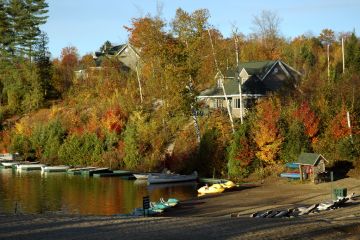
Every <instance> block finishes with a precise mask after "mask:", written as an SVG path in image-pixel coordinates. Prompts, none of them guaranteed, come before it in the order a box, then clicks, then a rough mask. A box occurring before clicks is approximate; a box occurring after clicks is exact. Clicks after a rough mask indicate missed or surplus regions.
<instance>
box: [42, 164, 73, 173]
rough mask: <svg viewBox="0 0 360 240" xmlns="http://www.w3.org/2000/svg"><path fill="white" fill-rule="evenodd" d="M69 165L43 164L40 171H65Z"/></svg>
mask: <svg viewBox="0 0 360 240" xmlns="http://www.w3.org/2000/svg"><path fill="white" fill-rule="evenodd" d="M69 168H70V167H69V166H63V165H62V166H43V167H42V168H41V172H66V171H67V170H68V169H69Z"/></svg>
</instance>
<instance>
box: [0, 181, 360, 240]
mask: <svg viewBox="0 0 360 240" xmlns="http://www.w3.org/2000/svg"><path fill="white" fill-rule="evenodd" d="M341 187H346V188H347V190H348V193H352V192H355V193H357V194H358V193H360V180H355V179H352V178H346V179H342V180H339V181H336V182H334V183H322V184H318V185H314V184H311V183H305V184H299V183H295V182H290V183H289V182H286V181H281V180H280V181H279V180H276V181H270V182H265V183H264V184H248V185H244V186H242V187H240V188H238V189H236V190H234V191H231V192H225V193H222V194H220V195H216V196H205V197H199V198H196V199H191V200H188V201H184V202H182V203H181V204H180V205H179V206H177V207H175V208H174V209H171V210H170V211H168V212H166V213H165V214H163V215H162V216H161V217H147V218H143V217H140V218H138V217H137V218H124V217H120V216H78V215H63V214H41V215H40V214H39V215H0V239H360V204H359V203H360V200H359V201H355V202H354V203H351V204H348V205H347V206H345V207H343V208H340V209H335V210H331V211H324V212H320V213H317V214H312V215H306V216H299V217H295V218H286V219H254V218H250V217H249V215H250V214H251V213H253V212H255V211H262V210H270V209H273V210H276V209H287V208H293V207H297V206H308V205H311V204H314V203H319V202H324V201H326V200H329V199H330V192H331V188H341ZM231 216H237V217H231Z"/></svg>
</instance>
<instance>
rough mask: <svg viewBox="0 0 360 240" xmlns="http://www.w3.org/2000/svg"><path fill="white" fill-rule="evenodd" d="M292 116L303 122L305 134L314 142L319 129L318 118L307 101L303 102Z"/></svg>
mask: <svg viewBox="0 0 360 240" xmlns="http://www.w3.org/2000/svg"><path fill="white" fill-rule="evenodd" d="M294 117H295V118H296V119H297V120H299V121H300V122H302V123H303V124H304V127H305V134H306V135H307V136H308V137H309V138H311V141H312V142H314V140H315V139H316V138H315V136H316V134H317V133H318V131H319V123H320V119H319V118H318V117H317V116H316V115H315V112H314V111H313V110H311V108H310V106H309V103H308V102H307V101H305V102H303V103H302V104H301V105H300V107H299V108H298V109H297V110H296V111H295V112H294Z"/></svg>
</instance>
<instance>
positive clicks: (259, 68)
mask: <svg viewBox="0 0 360 240" xmlns="http://www.w3.org/2000/svg"><path fill="white" fill-rule="evenodd" d="M276 62H277V61H258V62H245V63H240V64H239V66H238V69H237V70H238V71H239V72H240V71H241V70H242V69H243V68H244V69H245V71H246V72H247V73H248V74H249V75H256V76H257V77H258V78H259V79H263V78H264V77H265V75H266V73H268V72H269V71H270V69H271V68H272V67H273V66H274V64H275V63H276Z"/></svg>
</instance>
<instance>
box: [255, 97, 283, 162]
mask: <svg viewBox="0 0 360 240" xmlns="http://www.w3.org/2000/svg"><path fill="white" fill-rule="evenodd" d="M280 110H281V109H280V104H279V103H278V101H277V100H276V99H274V101H273V100H272V99H269V100H263V101H260V102H259V103H258V104H257V106H256V116H255V119H256V120H255V121H254V124H253V130H252V134H253V138H254V141H255V143H256V145H257V148H258V151H257V152H256V156H257V157H258V158H259V159H260V160H261V161H263V162H264V163H266V164H274V163H276V160H277V154H278V152H279V150H280V147H281V143H282V141H283V138H282V136H281V135H280V131H279V128H278V125H277V124H278V121H279V118H280Z"/></svg>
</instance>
